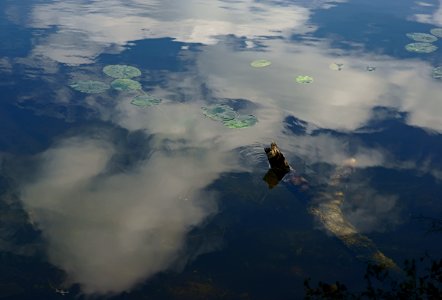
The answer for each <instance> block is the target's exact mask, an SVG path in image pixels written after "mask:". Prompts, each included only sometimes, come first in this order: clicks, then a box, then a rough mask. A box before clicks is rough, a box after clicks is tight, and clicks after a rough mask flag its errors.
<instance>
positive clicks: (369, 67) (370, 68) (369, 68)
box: [365, 66, 376, 72]
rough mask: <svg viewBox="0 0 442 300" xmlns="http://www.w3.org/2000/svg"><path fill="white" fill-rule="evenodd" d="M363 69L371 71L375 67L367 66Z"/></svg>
mask: <svg viewBox="0 0 442 300" xmlns="http://www.w3.org/2000/svg"><path fill="white" fill-rule="evenodd" d="M365 69H366V70H367V71H368V72H373V71H374V70H376V67H374V66H367V67H366V68H365Z"/></svg>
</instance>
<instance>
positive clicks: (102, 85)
mask: <svg viewBox="0 0 442 300" xmlns="http://www.w3.org/2000/svg"><path fill="white" fill-rule="evenodd" d="M103 73H104V74H106V75H107V76H109V77H112V78H114V80H113V81H112V82H111V83H110V84H108V83H106V82H102V81H96V80H81V81H77V82H73V83H71V84H70V85H69V86H70V87H71V88H73V89H74V90H76V91H79V92H82V93H87V94H98V93H103V92H104V91H106V90H107V89H109V88H111V87H112V88H113V89H114V90H117V91H120V92H126V91H137V92H139V93H140V94H139V95H137V96H135V97H134V98H132V100H131V102H130V103H131V104H132V105H135V106H138V107H148V106H152V105H158V104H160V103H161V99H159V98H155V97H154V96H152V95H149V94H147V93H145V92H144V91H143V88H142V86H141V83H139V82H138V81H135V80H133V79H131V78H134V77H138V76H140V75H141V71H140V70H139V69H138V68H135V67H133V66H128V65H108V66H105V67H104V68H103Z"/></svg>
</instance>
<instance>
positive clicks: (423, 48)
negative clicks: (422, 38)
mask: <svg viewBox="0 0 442 300" xmlns="http://www.w3.org/2000/svg"><path fill="white" fill-rule="evenodd" d="M405 49H406V50H407V51H409V52H416V53H431V52H434V51H436V50H437V46H435V45H433V44H430V43H411V44H408V45H406V46H405Z"/></svg>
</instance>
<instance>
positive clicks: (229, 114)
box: [201, 104, 237, 121]
mask: <svg viewBox="0 0 442 300" xmlns="http://www.w3.org/2000/svg"><path fill="white" fill-rule="evenodd" d="M201 109H202V110H203V114H204V115H205V116H206V117H208V118H210V119H212V120H215V121H229V120H232V119H234V118H236V117H237V113H236V112H235V111H234V110H233V108H231V107H230V106H228V105H225V104H217V105H212V106H209V107H201Z"/></svg>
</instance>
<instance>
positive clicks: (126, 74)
mask: <svg viewBox="0 0 442 300" xmlns="http://www.w3.org/2000/svg"><path fill="white" fill-rule="evenodd" d="M103 73H104V74H106V75H107V76H110V77H112V78H123V79H124V78H126V79H129V78H133V77H137V76H140V75H141V71H140V70H139V69H137V68H135V67H132V66H128V65H108V66H105V67H104V68H103Z"/></svg>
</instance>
